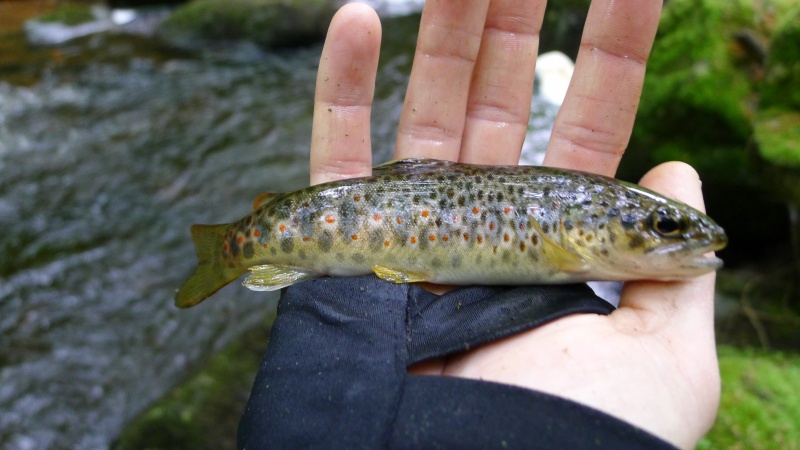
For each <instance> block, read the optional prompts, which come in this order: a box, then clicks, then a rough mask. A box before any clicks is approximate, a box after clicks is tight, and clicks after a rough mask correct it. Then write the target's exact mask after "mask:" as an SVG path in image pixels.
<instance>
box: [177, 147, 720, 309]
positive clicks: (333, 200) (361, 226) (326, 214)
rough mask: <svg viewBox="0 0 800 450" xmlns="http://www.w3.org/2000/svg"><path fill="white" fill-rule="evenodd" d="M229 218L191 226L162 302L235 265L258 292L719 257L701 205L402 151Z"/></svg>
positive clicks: (680, 264) (602, 276)
mask: <svg viewBox="0 0 800 450" xmlns="http://www.w3.org/2000/svg"><path fill="white" fill-rule="evenodd" d="M253 209H254V210H253V212H252V213H250V214H248V215H247V216H245V217H243V218H241V219H239V220H237V221H235V222H233V223H229V224H219V225H193V226H192V227H191V234H192V239H193V241H194V244H195V250H196V253H197V257H198V260H199V263H198V266H197V269H196V271H195V272H194V273H193V274H192V275H191V276H190V277H189V278H188V280H186V282H185V283H184V284H183V285H182V287H181V288H180V289H179V290H178V292H177V294H176V297H175V304H176V306H178V307H180V308H188V307H191V306H194V305H196V304H198V303H200V302H201V301H203V300H204V299H206V298H208V297H209V296H211V295H212V294H213V293H215V292H216V291H217V290H219V289H220V288H222V287H223V286H225V285H227V284H228V283H230V282H232V281H233V280H235V279H237V278H239V277H240V276H242V275H244V274H245V273H248V272H249V275H248V277H247V278H246V279H245V281H244V285H245V286H246V287H248V288H250V289H253V290H257V291H271V290H276V289H281V288H284V287H287V286H290V285H292V284H294V283H298V282H301V281H304V280H308V279H311V278H316V277H321V276H355V275H364V274H370V273H374V274H376V275H377V276H378V277H380V278H382V279H384V280H388V281H391V282H394V283H414V282H431V283H442V284H449V285H473V284H480V285H521V284H561V283H575V282H586V281H629V280H641V279H647V280H680V279H686V278H690V277H694V276H698V275H701V274H704V273H708V272H711V271H714V270H717V269H719V268H720V267H721V266H722V260H721V259H719V258H718V257H716V256H713V255H711V254H709V253H710V252H713V251H716V250H721V249H722V248H724V247H725V246H726V244H727V241H728V239H727V236H726V234H725V231H724V230H723V229H722V227H720V226H719V225H717V224H716V223H715V222H714V221H713V220H712V219H711V218H709V217H708V216H706V215H705V214H704V213H702V212H700V211H698V210H696V209H694V208H692V207H690V206H688V205H686V204H683V203H680V202H677V201H674V200H671V199H669V198H666V197H664V196H661V195H659V194H657V193H655V192H653V191H650V190H648V189H646V188H644V187H641V186H638V185H635V184H632V183H628V182H624V181H620V180H617V179H614V178H609V177H605V176H601V175H595V174H590V173H585V172H579V171H574V170H566V169H558V168H548V167H536V166H487V165H473V164H463V163H457V162H451V161H443V160H436V159H405V160H399V161H393V162H389V163H386V164H383V165H379V166H376V167H374V168H373V173H372V175H371V176H368V177H361V178H352V179H345V180H338V181H332V182H328V183H323V184H318V185H314V186H310V187H307V188H304V189H300V190H297V191H293V192H282V193H271V192H270V193H265V194H261V195H260V196H258V198H257V199H256V201H255V203H254V205H253Z"/></svg>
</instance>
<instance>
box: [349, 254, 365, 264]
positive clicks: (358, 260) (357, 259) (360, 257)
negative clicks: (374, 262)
mask: <svg viewBox="0 0 800 450" xmlns="http://www.w3.org/2000/svg"><path fill="white" fill-rule="evenodd" d="M351 258H352V259H353V262H354V263H356V264H361V263H363V262H364V260H365V258H364V255H362V254H361V253H353V256H351Z"/></svg>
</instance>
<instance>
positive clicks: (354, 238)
mask: <svg viewBox="0 0 800 450" xmlns="http://www.w3.org/2000/svg"><path fill="white" fill-rule="evenodd" d="M350 238H351V239H352V240H354V241H357V240H358V235H357V234H354V235H352V236H350Z"/></svg>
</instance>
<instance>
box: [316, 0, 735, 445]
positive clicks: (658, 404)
mask: <svg viewBox="0 0 800 450" xmlns="http://www.w3.org/2000/svg"><path fill="white" fill-rule="evenodd" d="M525 3H526V2H523V1H520V0H507V1H496V2H491V3H490V2H488V1H476V2H473V3H471V4H470V5H469V6H465V5H464V3H463V2H428V3H426V6H425V8H426V9H425V11H424V12H423V17H422V22H421V25H420V35H419V40H418V44H417V53H416V56H415V60H414V67H413V69H412V74H411V80H410V82H409V88H408V93H407V96H406V101H405V104H404V107H403V113H402V117H401V121H400V125H399V131H398V138H397V146H396V150H395V158H398V159H399V158H408V157H432V158H439V159H449V160H458V161H462V162H470V163H482V164H516V162H517V161H518V158H519V151H520V148H521V144H522V141H523V139H524V136H525V131H526V128H527V122H528V115H529V113H530V98H531V90H532V87H533V73H534V72H533V69H534V63H535V58H536V53H537V47H538V32H539V28H540V26H541V23H542V16H543V14H544V2H543V1H541V2H540V1H534V2H532V3H531V4H530V5H529V6H525ZM660 9H661V2H657V1H656V2H654V1H644V0H624V1H610V0H595V1H594V2H593V3H592V6H591V8H590V11H589V16H588V19H587V24H586V28H585V31H584V36H583V41H582V45H581V50H580V53H579V55H578V59H577V61H576V66H575V72H574V76H573V79H572V83H571V85H570V89H569V91H568V93H567V97H566V99H565V101H564V104H563V105H562V108H561V110H560V112H559V115H558V117H557V119H556V123H555V125H554V128H553V133H552V137H551V141H550V145H549V147H548V151H547V155H546V158H545V164H546V165H551V166H559V167H566V168H572V169H580V170H585V171H589V172H595V173H600V174H604V175H613V174H614V172H615V171H616V167H617V165H618V163H619V159H620V157H621V156H622V153H623V151H624V149H625V147H626V145H627V142H628V139H629V137H630V132H631V129H632V127H633V120H634V116H635V113H636V108H637V106H638V100H639V95H640V93H641V86H642V80H643V78H644V63H645V61H646V59H647V57H648V55H649V51H650V47H651V45H652V42H653V39H654V36H655V31H656V27H657V24H658V17H659V15H660ZM380 34H381V31H380V23H379V21H378V18H377V16H376V15H375V14H374V12H373V11H371V10H370V9H369V8H367V7H365V6H363V5H358V4H351V5H347V6H345V7H344V8H342V10H340V11H339V13H337V15H336V17H335V18H334V20H333V21H332V23H331V26H330V29H329V31H328V39H327V40H326V44H325V48H324V49H323V53H322V59H321V62H320V68H319V74H318V79H317V90H316V98H315V110H314V128H313V132H312V149H313V150H312V154H311V181H312V183H321V182H325V181H330V180H336V179H341V178H350V177H356V176H366V175H369V174H370V172H371V166H372V158H371V144H370V133H369V118H370V106H371V103H372V96H373V89H374V83H375V73H376V69H377V60H378V50H379V44H380ZM642 184H643V185H645V186H648V187H650V188H651V189H654V190H656V191H660V192H661V193H663V194H665V195H668V196H671V197H673V198H676V199H678V200H682V201H684V202H687V203H689V204H692V205H693V206H695V207H698V208H702V194H701V193H700V183H699V180H698V179H697V175H696V173H694V171H693V170H691V168H689V167H688V166H685V165H680V164H670V165H664V166H660V167H658V168H656V169H654V170H653V171H651V172H650V173H649V174H648V175H647V176H645V178H644V179H643V180H642ZM713 290H714V275H713V274H709V275H706V276H703V277H699V278H696V279H693V280H689V281H685V282H671V283H659V282H633V283H627V284H626V285H625V288H624V289H623V292H622V297H621V301H620V307H619V309H618V310H617V311H615V312H614V313H612V314H611V315H609V316H595V315H576V316H570V317H566V318H563V319H560V320H558V321H555V322H553V323H550V324H548V325H545V326H542V327H539V328H537V329H534V330H532V331H529V332H525V333H522V334H519V335H516V336H513V337H511V338H507V339H504V340H502V341H499V342H495V343H492V344H489V345H485V346H483V347H480V348H478V349H475V350H472V351H469V352H465V353H463V354H460V355H458V356H455V357H451V358H448V359H446V360H436V361H432V362H429V363H427V364H426V365H424V366H422V367H419V366H418V367H416V368H415V369H414V370H415V372H416V373H428V374H443V375H451V376H460V377H468V378H479V379H483V380H487V381H497V382H501V383H508V384H514V385H518V386H523V387H527V388H531V389H535V390H539V391H543V392H548V393H551V394H555V395H559V396H562V397H565V398H569V399H572V400H575V401H577V402H579V403H583V404H586V405H589V406H592V407H594V408H596V409H599V410H601V411H604V412H606V413H608V414H611V415H613V416H616V417H619V418H621V419H623V420H626V421H628V422H630V423H633V424H635V425H637V426H639V427H641V428H643V429H645V430H647V431H649V432H651V433H653V434H655V435H657V436H660V437H661V438H663V439H665V440H667V441H669V442H672V443H673V444H676V445H678V446H680V447H692V446H694V445H695V444H696V443H697V441H698V440H699V439H700V437H701V436H702V435H703V434H704V433H705V432H706V431H707V430H708V429H709V428H710V426H711V424H712V423H713V419H714V417H715V415H716V410H717V406H718V402H719V385H720V382H719V373H718V368H717V360H716V352H715V346H714V333H713Z"/></svg>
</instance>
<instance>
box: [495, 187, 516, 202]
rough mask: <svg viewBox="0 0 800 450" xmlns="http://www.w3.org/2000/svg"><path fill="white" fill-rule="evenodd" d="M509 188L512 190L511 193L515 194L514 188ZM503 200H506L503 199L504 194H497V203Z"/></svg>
mask: <svg viewBox="0 0 800 450" xmlns="http://www.w3.org/2000/svg"><path fill="white" fill-rule="evenodd" d="M509 188H511V192H510V193H513V192H514V186H509ZM503 198H504V197H503V193H502V192H498V193H497V201H498V202H502V201H503Z"/></svg>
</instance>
